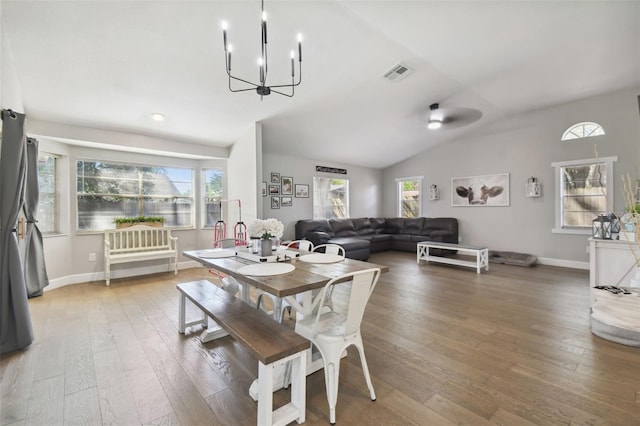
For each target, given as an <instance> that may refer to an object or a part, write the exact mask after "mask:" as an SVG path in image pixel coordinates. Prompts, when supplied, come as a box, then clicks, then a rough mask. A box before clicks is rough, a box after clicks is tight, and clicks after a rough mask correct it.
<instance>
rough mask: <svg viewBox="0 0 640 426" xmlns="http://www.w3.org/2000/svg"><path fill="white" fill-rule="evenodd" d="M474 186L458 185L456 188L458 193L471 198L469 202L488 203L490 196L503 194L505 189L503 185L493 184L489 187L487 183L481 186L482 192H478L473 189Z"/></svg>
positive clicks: (468, 198)
mask: <svg viewBox="0 0 640 426" xmlns="http://www.w3.org/2000/svg"><path fill="white" fill-rule="evenodd" d="M472 186H473V185H472ZM472 186H470V187H468V188H465V187H464V186H458V187H457V188H456V193H457V194H458V195H459V196H461V197H462V198H466V199H467V200H469V204H487V200H488V199H489V197H497V196H498V195H500V194H502V191H504V188H503V187H501V186H492V187H491V188H488V187H487V185H482V186H481V187H480V193H479V194H478V193H477V192H474V191H473V187H472Z"/></svg>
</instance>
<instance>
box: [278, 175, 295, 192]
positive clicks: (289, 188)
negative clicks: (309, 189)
mask: <svg viewBox="0 0 640 426" xmlns="http://www.w3.org/2000/svg"><path fill="white" fill-rule="evenodd" d="M281 191H282V195H293V178H292V177H290V176H282V189H281Z"/></svg>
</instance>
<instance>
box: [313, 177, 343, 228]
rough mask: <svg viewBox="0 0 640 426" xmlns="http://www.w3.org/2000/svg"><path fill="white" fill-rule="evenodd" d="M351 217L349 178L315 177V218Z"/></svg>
mask: <svg viewBox="0 0 640 426" xmlns="http://www.w3.org/2000/svg"><path fill="white" fill-rule="evenodd" d="M346 217H349V179H341V178H325V177H314V178H313V218H314V219H332V218H346Z"/></svg>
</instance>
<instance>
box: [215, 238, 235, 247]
mask: <svg viewBox="0 0 640 426" xmlns="http://www.w3.org/2000/svg"><path fill="white" fill-rule="evenodd" d="M239 243H240V240H236V239H235V238H223V239H221V240H218V241H216V242H215V243H214V245H213V248H234V247H235V246H237V245H238V244H239Z"/></svg>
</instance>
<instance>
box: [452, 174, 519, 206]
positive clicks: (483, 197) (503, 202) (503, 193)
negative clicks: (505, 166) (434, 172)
mask: <svg viewBox="0 0 640 426" xmlns="http://www.w3.org/2000/svg"><path fill="white" fill-rule="evenodd" d="M451 188H452V194H451V205H453V206H508V205H509V174H500V175H486V176H474V177H467V178H454V179H452V180H451Z"/></svg>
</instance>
